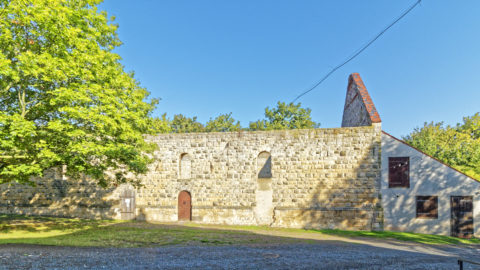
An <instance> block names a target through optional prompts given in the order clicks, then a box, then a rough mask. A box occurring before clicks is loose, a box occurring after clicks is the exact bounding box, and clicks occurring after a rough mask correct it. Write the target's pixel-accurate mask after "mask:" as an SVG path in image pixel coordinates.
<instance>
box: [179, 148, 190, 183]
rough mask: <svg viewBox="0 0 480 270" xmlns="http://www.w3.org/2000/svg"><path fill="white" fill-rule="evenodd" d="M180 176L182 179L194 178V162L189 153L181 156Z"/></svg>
mask: <svg viewBox="0 0 480 270" xmlns="http://www.w3.org/2000/svg"><path fill="white" fill-rule="evenodd" d="M179 175H180V179H190V177H191V176H192V160H191V158H190V155H188V154H187V153H183V154H181V155H180V166H179Z"/></svg>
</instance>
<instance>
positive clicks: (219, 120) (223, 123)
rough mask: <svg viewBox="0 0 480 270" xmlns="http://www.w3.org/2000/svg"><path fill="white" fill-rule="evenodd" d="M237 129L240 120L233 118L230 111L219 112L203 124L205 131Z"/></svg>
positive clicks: (239, 128)
mask: <svg viewBox="0 0 480 270" xmlns="http://www.w3.org/2000/svg"><path fill="white" fill-rule="evenodd" d="M239 130H241V127H240V122H239V121H235V119H233V117H232V113H229V114H221V115H219V116H217V117H216V118H215V119H211V118H210V120H209V121H208V122H207V124H206V125H205V131H206V132H227V131H239Z"/></svg>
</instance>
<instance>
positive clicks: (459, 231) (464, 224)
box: [450, 196, 473, 238]
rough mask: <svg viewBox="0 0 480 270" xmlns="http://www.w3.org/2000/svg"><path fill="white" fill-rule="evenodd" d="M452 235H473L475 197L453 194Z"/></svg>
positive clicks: (464, 236)
mask: <svg viewBox="0 0 480 270" xmlns="http://www.w3.org/2000/svg"><path fill="white" fill-rule="evenodd" d="M450 206H451V209H452V210H451V211H452V219H451V225H452V236H456V237H462V238H470V237H472V236H473V197H472V196H452V197H451V198H450Z"/></svg>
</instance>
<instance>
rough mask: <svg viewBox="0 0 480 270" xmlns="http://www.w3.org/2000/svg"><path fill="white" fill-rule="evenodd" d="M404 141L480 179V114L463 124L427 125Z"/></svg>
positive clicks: (417, 129) (464, 120)
mask: <svg viewBox="0 0 480 270" xmlns="http://www.w3.org/2000/svg"><path fill="white" fill-rule="evenodd" d="M404 140H405V141H406V142H408V143H409V144H411V145H412V146H414V147H416V148H418V149H420V150H422V151H423V152H425V153H427V154H429V155H431V156H433V157H435V158H437V159H439V160H441V161H443V162H445V163H447V164H449V165H451V166H453V167H455V168H457V169H459V170H461V171H463V172H465V173H467V174H469V175H471V176H473V177H474V178H477V179H480V113H476V114H475V115H473V116H470V117H464V118H463V123H458V124H457V125H456V126H453V127H452V126H448V125H447V126H445V125H444V123H442V122H440V123H433V122H432V123H425V124H424V126H423V127H422V128H416V129H415V130H414V131H413V132H412V133H410V134H409V135H408V136H406V137H404Z"/></svg>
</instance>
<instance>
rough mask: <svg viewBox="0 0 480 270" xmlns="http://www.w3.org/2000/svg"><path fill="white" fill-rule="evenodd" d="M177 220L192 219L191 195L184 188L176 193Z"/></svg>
mask: <svg viewBox="0 0 480 270" xmlns="http://www.w3.org/2000/svg"><path fill="white" fill-rule="evenodd" d="M178 220H192V196H191V195H190V192H188V191H185V190H183V191H181V192H180V194H178Z"/></svg>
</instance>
